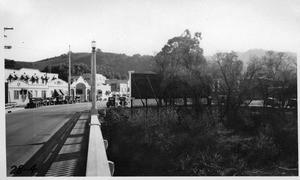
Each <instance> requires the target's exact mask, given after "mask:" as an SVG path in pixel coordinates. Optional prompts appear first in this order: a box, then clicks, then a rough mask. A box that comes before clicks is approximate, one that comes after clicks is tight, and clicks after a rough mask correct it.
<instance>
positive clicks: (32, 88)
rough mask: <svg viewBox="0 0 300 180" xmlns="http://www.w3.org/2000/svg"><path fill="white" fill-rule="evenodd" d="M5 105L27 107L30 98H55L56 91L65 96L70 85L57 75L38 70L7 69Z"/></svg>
mask: <svg viewBox="0 0 300 180" xmlns="http://www.w3.org/2000/svg"><path fill="white" fill-rule="evenodd" d="M5 84H6V86H5V87H6V88H7V89H6V90H5V92H6V93H5V103H14V104H17V106H22V105H26V104H27V103H28V102H29V98H31V97H38V98H46V97H53V93H54V90H55V89H57V90H58V92H59V94H60V95H62V96H65V95H66V94H67V93H68V83H67V82H65V81H64V80H62V79H59V78H58V74H56V73H46V72H41V71H39V70H38V69H29V68H22V69H20V70H16V69H5Z"/></svg>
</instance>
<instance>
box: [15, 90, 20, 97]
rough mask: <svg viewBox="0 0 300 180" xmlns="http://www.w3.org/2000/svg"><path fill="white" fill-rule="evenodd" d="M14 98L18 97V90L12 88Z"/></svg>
mask: <svg viewBox="0 0 300 180" xmlns="http://www.w3.org/2000/svg"><path fill="white" fill-rule="evenodd" d="M14 99H19V91H17V90H14Z"/></svg>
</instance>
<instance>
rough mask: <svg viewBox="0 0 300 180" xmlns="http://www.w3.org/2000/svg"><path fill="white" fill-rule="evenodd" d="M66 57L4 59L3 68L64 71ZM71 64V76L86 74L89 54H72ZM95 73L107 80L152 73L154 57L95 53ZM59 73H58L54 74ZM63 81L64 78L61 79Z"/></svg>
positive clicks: (89, 60) (66, 61) (88, 66)
mask: <svg viewBox="0 0 300 180" xmlns="http://www.w3.org/2000/svg"><path fill="white" fill-rule="evenodd" d="M68 61H69V58H68V55H67V54H62V55H60V56H56V57H51V58H47V59H44V60H40V61H36V62H22V61H14V60H9V59H5V68H8V69H20V68H34V69H39V70H41V71H45V72H47V71H49V72H55V71H64V69H66V68H67V66H68ZM71 63H72V66H73V68H74V65H76V67H75V69H74V71H75V72H74V71H73V70H72V72H73V73H72V74H73V75H80V74H82V73H88V72H87V71H89V70H90V65H91V53H72V55H71ZM96 64H97V66H98V67H97V73H101V74H103V75H104V76H106V77H107V78H116V79H126V78H127V76H128V71H130V70H133V71H136V72H145V71H152V70H153V67H154V57H153V56H148V55H144V56H142V55H139V54H135V55H133V56H127V55H125V54H116V53H109V52H102V51H101V50H97V52H96ZM55 73H60V72H55ZM62 79H65V77H62Z"/></svg>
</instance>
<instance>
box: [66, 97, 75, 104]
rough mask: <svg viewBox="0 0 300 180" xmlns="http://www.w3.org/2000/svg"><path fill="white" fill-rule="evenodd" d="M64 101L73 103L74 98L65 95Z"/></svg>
mask: <svg viewBox="0 0 300 180" xmlns="http://www.w3.org/2000/svg"><path fill="white" fill-rule="evenodd" d="M64 103H65V104H73V103H75V98H74V97H72V96H65V101H64Z"/></svg>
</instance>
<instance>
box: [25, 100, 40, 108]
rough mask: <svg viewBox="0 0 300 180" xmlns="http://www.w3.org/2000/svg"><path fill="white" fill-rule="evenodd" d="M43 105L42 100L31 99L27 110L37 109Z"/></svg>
mask: <svg viewBox="0 0 300 180" xmlns="http://www.w3.org/2000/svg"><path fill="white" fill-rule="evenodd" d="M41 105H42V102H41V98H29V103H27V106H26V108H36V107H40V106H41Z"/></svg>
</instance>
